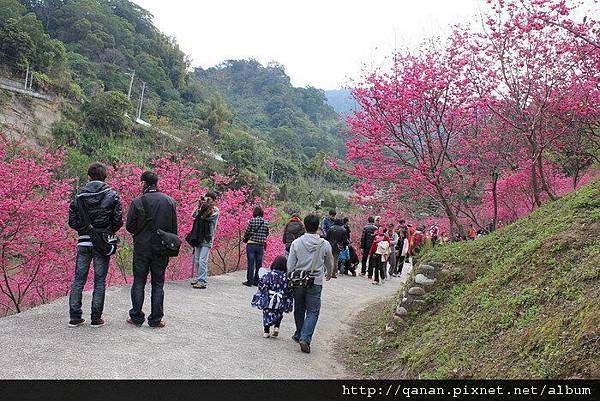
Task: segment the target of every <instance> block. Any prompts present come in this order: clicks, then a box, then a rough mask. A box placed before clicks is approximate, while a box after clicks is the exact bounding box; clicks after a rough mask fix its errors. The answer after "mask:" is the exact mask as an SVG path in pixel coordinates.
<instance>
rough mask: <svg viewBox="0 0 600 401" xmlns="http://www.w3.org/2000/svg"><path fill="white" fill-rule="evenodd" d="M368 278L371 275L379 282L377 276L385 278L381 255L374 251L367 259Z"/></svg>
mask: <svg viewBox="0 0 600 401" xmlns="http://www.w3.org/2000/svg"><path fill="white" fill-rule="evenodd" d="M368 276H369V278H371V277H373V279H374V280H375V281H376V282H379V276H381V278H385V262H383V261H382V260H381V255H378V254H376V253H374V254H373V255H371V257H370V259H369V274H368Z"/></svg>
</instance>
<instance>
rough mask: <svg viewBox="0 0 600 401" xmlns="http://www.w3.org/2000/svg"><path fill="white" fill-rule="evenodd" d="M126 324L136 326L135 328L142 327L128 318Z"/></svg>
mask: <svg viewBox="0 0 600 401" xmlns="http://www.w3.org/2000/svg"><path fill="white" fill-rule="evenodd" d="M127 323H129V324H133V325H134V326H137V327H141V326H142V323H136V322H134V321H133V320H132V319H131V318H130V317H128V318H127Z"/></svg>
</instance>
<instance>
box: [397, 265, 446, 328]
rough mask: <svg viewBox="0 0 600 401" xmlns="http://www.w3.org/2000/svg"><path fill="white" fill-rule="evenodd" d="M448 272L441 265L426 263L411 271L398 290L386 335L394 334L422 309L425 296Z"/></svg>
mask: <svg viewBox="0 0 600 401" xmlns="http://www.w3.org/2000/svg"><path fill="white" fill-rule="evenodd" d="M448 271H449V268H448V267H447V266H445V265H444V264H442V263H438V262H427V263H423V264H420V265H419V266H418V267H416V268H415V269H413V271H412V272H411V274H410V275H409V277H407V279H406V284H404V286H403V287H402V289H401V290H400V293H399V296H398V298H397V301H396V306H395V308H394V312H393V314H392V317H391V319H390V320H389V321H388V323H387V324H386V326H385V332H386V333H394V332H395V331H396V330H397V328H398V327H399V326H400V325H402V324H403V323H404V319H405V318H406V316H407V315H408V314H409V313H410V312H412V311H419V310H421V309H423V307H424V306H425V304H426V301H425V298H426V296H427V294H428V293H429V292H431V291H433V290H434V289H435V283H436V281H437V280H438V279H439V277H440V276H441V275H443V274H445V273H447V272H448Z"/></svg>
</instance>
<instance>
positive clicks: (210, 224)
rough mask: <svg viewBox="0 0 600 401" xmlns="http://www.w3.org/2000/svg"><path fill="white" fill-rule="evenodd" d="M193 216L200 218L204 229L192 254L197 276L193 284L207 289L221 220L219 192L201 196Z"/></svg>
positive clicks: (199, 222)
mask: <svg viewBox="0 0 600 401" xmlns="http://www.w3.org/2000/svg"><path fill="white" fill-rule="evenodd" d="M192 217H194V219H200V220H199V221H198V225H199V226H200V227H202V230H200V231H201V233H199V237H200V238H198V243H197V245H196V246H194V253H193V254H192V270H193V274H194V275H197V276H196V278H194V279H192V283H191V284H192V287H194V288H197V289H205V288H206V285H207V282H206V276H207V274H208V256H209V254H210V249H211V248H212V246H213V242H214V239H215V234H216V233H217V222H218V220H219V208H218V207H217V194H216V193H214V192H207V193H206V195H204V196H203V197H202V198H200V201H198V209H196V210H195V211H194V214H193V215H192Z"/></svg>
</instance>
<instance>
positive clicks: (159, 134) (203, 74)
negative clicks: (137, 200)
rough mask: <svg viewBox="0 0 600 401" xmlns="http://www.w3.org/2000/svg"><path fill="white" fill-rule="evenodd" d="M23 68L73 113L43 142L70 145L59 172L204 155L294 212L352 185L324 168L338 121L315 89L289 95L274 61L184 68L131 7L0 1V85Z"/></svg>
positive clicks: (87, 0)
mask: <svg viewBox="0 0 600 401" xmlns="http://www.w3.org/2000/svg"><path fill="white" fill-rule="evenodd" d="M207 40H210V39H207ZM26 71H31V72H32V74H33V77H34V78H33V82H32V83H33V88H34V89H36V90H40V91H43V92H49V93H55V94H59V95H61V96H64V97H68V98H70V99H72V100H73V101H74V102H73V104H76V106H75V107H73V108H70V107H65V109H64V110H62V111H63V113H62V114H63V117H64V118H63V120H62V121H61V122H59V123H58V124H56V126H55V127H54V129H53V132H52V133H53V137H52V138H53V139H54V143H50V144H48V143H43V145H50V146H53V147H55V146H59V145H62V146H67V147H68V148H69V152H68V155H69V160H68V162H67V164H68V165H69V166H70V167H69V172H68V174H80V173H81V171H82V168H83V167H84V166H85V165H86V164H87V163H89V161H91V160H100V161H104V162H107V163H111V164H113V163H119V162H132V161H135V162H139V163H143V162H144V161H147V160H150V159H152V158H154V157H156V155H157V154H164V153H183V152H191V153H194V154H198V149H202V150H203V151H208V152H215V153H218V154H221V155H222V157H223V159H224V161H225V163H215V162H214V161H209V163H210V164H206V163H205V164H204V165H205V166H207V168H210V169H211V171H212V170H221V171H222V172H225V171H229V167H235V169H236V170H237V171H238V172H239V173H240V177H241V181H242V182H254V183H255V184H256V185H255V188H256V190H257V191H258V193H259V194H260V195H264V193H263V192H266V191H264V190H265V189H269V190H271V189H273V190H274V191H275V193H277V196H278V198H277V200H279V201H282V202H290V203H291V204H290V208H292V209H299V208H301V207H310V208H312V206H313V204H314V202H315V201H317V200H318V199H324V200H325V205H326V206H332V207H333V206H336V205H340V204H341V203H342V202H343V199H341V198H340V199H338V198H339V197H338V198H336V197H335V196H334V195H333V194H332V193H331V192H330V189H337V190H340V189H342V190H343V189H347V188H348V187H349V186H350V185H351V180H350V179H349V178H348V177H346V176H345V175H344V174H342V173H339V172H336V171H332V170H331V169H329V168H327V163H326V159H327V157H329V156H340V155H341V154H342V153H343V149H344V144H343V141H342V139H341V138H340V137H339V133H340V131H341V130H342V128H343V124H342V123H340V121H339V119H338V116H337V114H336V113H335V111H334V110H333V109H332V108H331V107H330V106H329V105H328V104H327V102H326V98H325V95H324V92H323V91H321V90H319V89H316V88H312V87H307V88H296V87H294V86H292V84H291V82H290V78H289V77H288V76H287V75H286V73H285V70H284V67H283V66H282V65H280V64H277V63H270V64H268V65H266V66H263V65H261V64H260V63H258V62H257V61H255V60H228V61H225V62H223V63H222V64H221V65H219V66H217V67H213V68H209V69H206V70H203V69H201V68H197V69H195V70H193V71H192V70H191V68H190V58H189V57H188V56H187V55H186V54H185V53H183V52H182V51H181V50H180V49H179V46H178V44H177V42H176V41H175V40H174V39H173V38H171V37H169V36H167V35H166V34H165V33H163V32H161V31H160V30H159V29H158V28H157V27H156V26H155V25H154V23H153V16H152V15H151V14H150V13H149V12H148V11H147V10H145V9H143V8H142V7H140V6H138V5H137V4H135V3H133V2H131V1H128V0H35V1H33V0H0V78H9V79H12V80H14V81H20V80H22V79H23V77H24V76H25V74H26ZM132 75H133V77H132ZM142 88H143V94H144V96H143V107H142V108H141V119H142V120H144V121H145V122H148V123H150V124H151V125H152V128H149V127H148V126H147V124H136V123H135V122H134V121H135V117H136V114H137V111H138V105H139V101H140V99H141V97H142ZM128 92H131V96H130V100H128V98H127V94H128ZM0 112H2V110H1V109H0ZM126 113H127V115H129V116H132V117H133V118H131V119H129V118H125V114H126ZM165 132H166V133H168V134H172V135H175V136H176V137H177V138H179V139H181V141H174V140H171V139H170V138H172V137H170V136H168V135H164V133H165ZM204 154H205V153H199V156H198V158H199V159H202V161H205V160H204V159H206V157H205V156H204Z"/></svg>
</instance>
